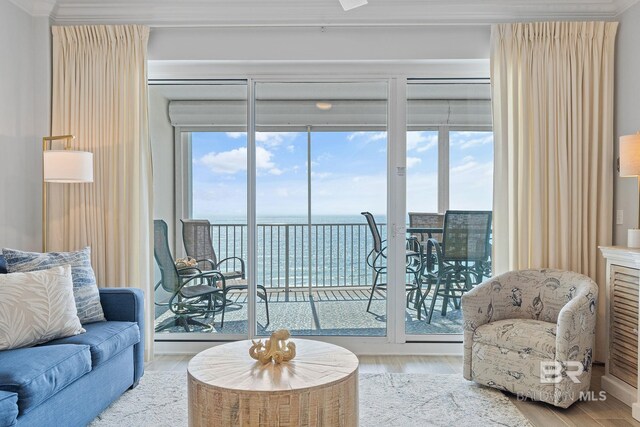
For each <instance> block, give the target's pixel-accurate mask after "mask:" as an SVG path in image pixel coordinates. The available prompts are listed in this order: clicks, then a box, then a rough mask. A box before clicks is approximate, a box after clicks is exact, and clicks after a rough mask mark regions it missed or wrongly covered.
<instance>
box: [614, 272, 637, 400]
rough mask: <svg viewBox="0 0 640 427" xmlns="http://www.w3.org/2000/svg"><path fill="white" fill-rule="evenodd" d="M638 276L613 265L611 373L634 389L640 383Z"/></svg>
mask: <svg viewBox="0 0 640 427" xmlns="http://www.w3.org/2000/svg"><path fill="white" fill-rule="evenodd" d="M638 273H639V272H638V270H636V269H632V268H627V267H622V266H619V265H611V277H610V286H609V292H610V294H609V301H610V304H611V306H610V316H611V317H610V319H609V325H611V330H610V331H609V372H610V373H611V375H613V376H615V377H617V378H620V379H621V380H622V381H624V382H626V383H628V384H629V385H631V386H633V387H637V383H638V287H639V279H638V276H639V274H638Z"/></svg>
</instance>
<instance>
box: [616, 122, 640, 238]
mask: <svg viewBox="0 0 640 427" xmlns="http://www.w3.org/2000/svg"><path fill="white" fill-rule="evenodd" d="M620 176H623V177H625V176H633V177H637V179H638V198H639V202H638V205H639V209H640V132H638V133H636V134H635V135H625V136H621V137H620ZM638 222H639V223H638V228H635V229H634V228H630V229H629V230H628V235H627V246H628V247H630V248H640V210H639V211H638Z"/></svg>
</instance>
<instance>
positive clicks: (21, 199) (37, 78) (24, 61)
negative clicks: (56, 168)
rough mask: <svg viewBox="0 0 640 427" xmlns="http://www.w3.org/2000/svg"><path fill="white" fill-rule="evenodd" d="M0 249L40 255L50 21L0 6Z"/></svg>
mask: <svg viewBox="0 0 640 427" xmlns="http://www.w3.org/2000/svg"><path fill="white" fill-rule="evenodd" d="M0 58H3V60H2V61H0V77H1V78H0V152H1V153H2V156H0V188H1V190H0V199H1V200H2V202H1V203H0V247H13V248H18V249H25V250H38V249H40V248H41V245H42V238H41V235H42V228H41V224H42V221H41V202H40V200H41V194H42V184H41V182H42V173H41V156H42V154H41V150H42V149H41V145H40V144H41V142H40V141H41V139H40V138H42V136H44V135H47V134H48V129H49V125H48V117H49V107H48V106H49V105H50V101H49V100H50V98H49V91H50V84H49V81H50V78H49V74H50V65H49V64H50V60H49V58H50V44H49V21H48V18H34V17H32V16H31V15H29V14H28V13H26V12H25V11H23V10H22V9H20V8H18V7H17V6H15V5H14V4H13V3H10V2H9V1H8V0H0Z"/></svg>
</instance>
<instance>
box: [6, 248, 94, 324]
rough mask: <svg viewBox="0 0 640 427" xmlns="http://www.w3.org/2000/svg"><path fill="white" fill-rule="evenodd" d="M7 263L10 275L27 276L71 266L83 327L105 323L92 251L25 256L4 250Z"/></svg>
mask: <svg viewBox="0 0 640 427" xmlns="http://www.w3.org/2000/svg"><path fill="white" fill-rule="evenodd" d="M2 255H3V256H4V258H5V260H6V261H7V270H8V271H9V273H26V272H28V271H37V270H45V269H47V268H51V267H59V266H63V265H70V266H71V276H72V278H73V295H74V296H75V299H76V309H77V310H78V317H79V318H80V323H82V324H85V323H91V322H100V321H103V320H105V318H104V312H103V311H102V305H101V304H100V292H99V291H98V285H97V284H96V276H95V274H94V273H93V268H91V249H90V248H89V247H86V248H84V249H82V250H80V251H76V252H47V253H39V252H24V251H18V250H15V249H7V248H4V249H2Z"/></svg>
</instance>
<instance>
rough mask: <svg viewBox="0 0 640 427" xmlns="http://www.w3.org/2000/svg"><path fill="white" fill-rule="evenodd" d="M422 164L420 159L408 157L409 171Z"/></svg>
mask: <svg viewBox="0 0 640 427" xmlns="http://www.w3.org/2000/svg"><path fill="white" fill-rule="evenodd" d="M420 163H422V159H421V158H419V157H407V169H411V168H412V167H414V166H417V165H419V164H420Z"/></svg>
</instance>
